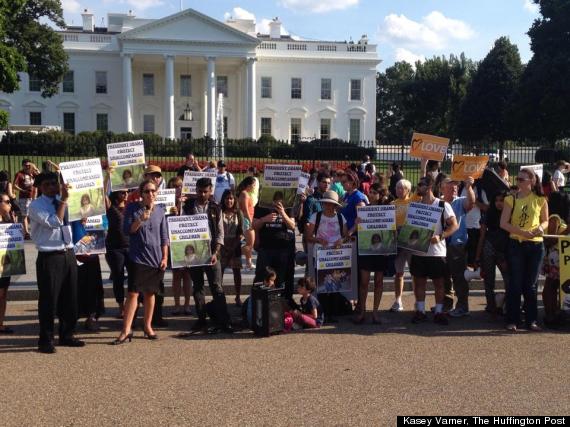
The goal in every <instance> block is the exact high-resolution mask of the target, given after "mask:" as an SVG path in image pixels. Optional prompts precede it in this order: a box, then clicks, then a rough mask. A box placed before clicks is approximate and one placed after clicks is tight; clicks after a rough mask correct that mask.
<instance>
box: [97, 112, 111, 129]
mask: <svg viewBox="0 0 570 427" xmlns="http://www.w3.org/2000/svg"><path fill="white" fill-rule="evenodd" d="M97 130H102V131H105V132H107V131H108V130H109V115H108V114H107V113H97Z"/></svg>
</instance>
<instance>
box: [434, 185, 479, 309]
mask: <svg viewBox="0 0 570 427" xmlns="http://www.w3.org/2000/svg"><path fill="white" fill-rule="evenodd" d="M473 182H474V180H473V178H471V177H469V178H467V179H466V180H465V190H466V196H464V197H458V190H459V183H458V182H457V181H453V180H451V178H444V179H443V181H442V184H441V189H442V193H443V200H445V201H446V202H447V203H449V204H450V205H451V207H452V208H453V212H454V213H455V218H456V219H457V224H458V225H459V229H458V230H457V231H456V232H455V233H453V234H452V235H451V236H450V237H448V238H447V241H446V244H447V256H446V258H447V268H448V273H447V275H446V277H445V282H444V283H445V284H444V291H445V299H444V306H443V307H444V311H449V315H450V316H452V317H462V316H467V315H468V314H469V302H468V298H469V284H468V283H467V281H466V280H465V276H464V273H465V269H466V268H467V250H466V248H467V224H466V222H465V218H466V216H467V212H469V211H470V210H471V209H472V208H473V205H474V203H475V192H474V191H473ZM452 281H453V282H452ZM454 290H455V294H456V296H457V304H456V305H455V309H453V310H451V308H452V307H453V293H454ZM450 310H451V311H450Z"/></svg>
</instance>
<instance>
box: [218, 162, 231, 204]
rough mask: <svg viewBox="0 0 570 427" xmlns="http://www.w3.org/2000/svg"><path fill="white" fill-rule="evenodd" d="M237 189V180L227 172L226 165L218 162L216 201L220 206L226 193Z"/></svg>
mask: <svg viewBox="0 0 570 427" xmlns="http://www.w3.org/2000/svg"><path fill="white" fill-rule="evenodd" d="M235 189H236V180H235V179H234V176H233V175H232V174H231V173H229V172H228V171H227V170H226V163H225V162H224V161H223V160H218V176H217V177H216V189H215V191H214V200H215V201H216V203H217V204H220V202H221V200H222V194H224V191H226V190H231V191H232V192H233V191H235Z"/></svg>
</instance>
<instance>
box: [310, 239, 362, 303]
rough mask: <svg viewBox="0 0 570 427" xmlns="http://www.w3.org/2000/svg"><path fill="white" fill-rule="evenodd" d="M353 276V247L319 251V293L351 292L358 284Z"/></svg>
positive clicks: (347, 246)
mask: <svg viewBox="0 0 570 427" xmlns="http://www.w3.org/2000/svg"><path fill="white" fill-rule="evenodd" d="M354 276H355V275H353V274H352V245H342V246H341V247H340V249H317V293H319V294H325V293H332V292H349V291H351V290H352V288H353V286H354V287H355V288H357V282H356V279H355V277H354Z"/></svg>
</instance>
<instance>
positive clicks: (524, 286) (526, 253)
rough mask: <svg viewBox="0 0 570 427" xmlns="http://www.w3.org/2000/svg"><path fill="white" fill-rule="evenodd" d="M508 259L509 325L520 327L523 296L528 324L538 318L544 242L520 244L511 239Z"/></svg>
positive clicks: (507, 296)
mask: <svg viewBox="0 0 570 427" xmlns="http://www.w3.org/2000/svg"><path fill="white" fill-rule="evenodd" d="M509 240H510V241H509V244H508V249H507V259H508V262H509V268H510V275H511V280H510V282H509V287H508V289H507V294H506V301H507V323H513V324H515V325H518V324H519V323H520V320H521V295H522V296H524V309H525V312H526V324H527V326H529V325H530V324H531V323H532V322H536V320H537V318H538V307H537V306H538V303H537V296H536V288H537V282H538V274H539V271H540V266H541V265H542V259H543V258H544V245H543V243H542V242H528V241H525V242H519V241H518V240H514V239H509Z"/></svg>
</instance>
